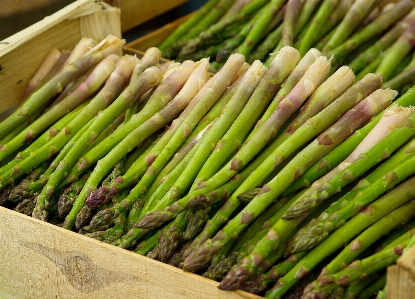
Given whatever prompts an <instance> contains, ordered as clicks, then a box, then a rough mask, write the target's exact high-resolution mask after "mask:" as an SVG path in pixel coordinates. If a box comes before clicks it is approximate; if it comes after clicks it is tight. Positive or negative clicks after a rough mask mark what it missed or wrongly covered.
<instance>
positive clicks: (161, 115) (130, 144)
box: [67, 68, 193, 221]
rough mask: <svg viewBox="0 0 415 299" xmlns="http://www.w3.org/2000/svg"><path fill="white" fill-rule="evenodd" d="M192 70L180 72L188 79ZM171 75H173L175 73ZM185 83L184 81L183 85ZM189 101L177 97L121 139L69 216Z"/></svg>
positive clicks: (89, 181) (90, 180)
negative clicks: (114, 168)
mask: <svg viewBox="0 0 415 299" xmlns="http://www.w3.org/2000/svg"><path fill="white" fill-rule="evenodd" d="M178 70H179V68H178ZM192 70H193V69H192V68H191V69H190V71H189V72H186V69H184V70H183V71H182V70H180V73H182V75H183V76H184V77H185V78H186V79H187V78H188V77H189V75H190V73H191V71H192ZM171 76H173V74H172V75H171ZM171 76H169V77H168V78H170V77H171ZM183 84H184V82H183V83H182V84H181V85H183ZM168 85H170V83H169V84H168ZM161 86H162V85H161ZM158 97H159V96H158ZM167 98H170V99H171V97H169V96H167ZM189 101H190V98H186V97H185V98H181V97H176V98H175V99H173V100H172V101H171V102H170V103H169V104H167V105H166V106H165V107H164V108H163V109H161V110H160V111H158V112H156V113H155V114H154V115H153V116H151V117H150V118H149V119H148V120H147V121H145V122H143V123H142V124H141V125H140V126H138V127H137V128H136V129H134V130H133V131H132V132H131V133H130V134H128V135H127V136H126V137H125V138H124V139H123V140H122V141H120V143H119V144H118V145H117V146H115V147H114V148H113V149H112V150H111V151H110V152H109V153H108V154H107V155H106V156H105V157H104V158H103V159H102V160H100V162H99V163H98V164H97V166H96V167H95V169H94V171H93V172H92V174H91V176H90V177H89V179H88V181H87V183H86V185H85V186H84V188H83V190H82V191H81V193H80V195H79V196H78V198H77V201H76V202H75V204H74V207H73V209H72V211H71V212H70V214H69V215H68V217H69V218H70V217H71V215H72V217H73V215H76V213H77V209H80V208H81V207H82V205H83V204H84V202H85V199H86V198H87V197H88V196H89V195H90V193H91V191H92V190H95V189H96V188H97V186H98V184H99V183H100V182H101V180H102V179H103V177H104V176H105V175H106V174H107V173H108V172H109V171H110V169H111V167H112V166H113V165H115V163H116V162H117V161H118V160H119V159H120V157H123V156H125V155H126V154H127V153H128V152H130V151H131V150H132V149H133V148H134V147H135V146H137V145H138V144H140V143H141V142H142V141H143V140H145V139H146V138H147V137H148V136H150V135H152V134H153V133H155V132H156V131H158V130H159V129H160V128H161V127H164V126H165V125H167V124H168V123H169V122H170V121H171V120H173V119H174V117H175V116H176V114H177V113H179V112H180V111H181V110H182V109H183V108H184V106H185V105H187V103H188V102H189ZM147 105H152V104H151V102H149V103H148V104H147ZM147 105H146V106H147ZM152 106H156V105H152ZM150 110H151V109H150ZM142 111H144V110H142ZM124 127H125V126H124ZM92 200H93V198H92ZM91 207H94V204H93V203H92V204H91ZM78 211H79V210H78ZM68 217H67V219H68ZM68 221H69V220H68Z"/></svg>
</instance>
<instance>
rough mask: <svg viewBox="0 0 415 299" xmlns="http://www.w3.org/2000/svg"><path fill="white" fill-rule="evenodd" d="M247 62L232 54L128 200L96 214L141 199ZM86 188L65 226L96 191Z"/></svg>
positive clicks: (118, 210)
mask: <svg viewBox="0 0 415 299" xmlns="http://www.w3.org/2000/svg"><path fill="white" fill-rule="evenodd" d="M243 62H244V58H243V56H242V55H239V54H233V55H232V56H231V58H229V60H228V62H227V64H225V66H226V68H225V67H224V68H222V71H221V72H220V74H219V73H218V74H217V75H218V76H217V77H216V79H215V81H214V82H213V83H212V86H211V88H209V90H208V92H207V93H206V94H204V96H203V97H202V99H201V100H200V101H199V102H198V105H196V106H195V107H194V108H193V110H192V111H191V112H190V113H189V114H188V115H187V117H186V118H185V121H183V122H182V123H181V125H180V126H179V129H178V130H177V131H176V132H175V134H174V135H173V136H172V138H171V139H170V140H169V142H168V144H167V145H166V147H165V148H164V149H163V151H162V152H161V153H160V154H159V155H158V156H157V158H156V159H155V160H154V162H153V163H152V164H151V166H150V167H149V168H148V170H147V172H146V175H145V176H144V177H143V178H142V179H141V181H140V182H139V184H137V186H136V187H134V188H133V189H132V191H131V192H130V194H129V196H127V197H126V198H125V200H123V201H122V202H121V204H120V205H115V206H114V207H112V208H111V209H107V210H103V211H101V212H102V213H98V214H97V215H96V216H95V217H97V218H100V217H102V216H103V215H105V214H112V215H114V214H119V213H122V212H123V211H124V210H125V209H128V208H129V207H131V205H132V204H133V203H134V201H135V200H137V198H138V197H140V196H141V195H142V194H143V193H144V191H145V189H147V188H148V187H149V185H150V184H151V183H152V182H153V180H154V179H155V176H156V175H157V174H158V173H159V172H160V171H161V168H162V167H164V166H165V164H166V163H167V162H168V160H169V159H170V158H171V156H172V155H173V153H174V152H175V151H176V150H177V149H178V148H179V147H180V145H181V144H182V143H183V139H185V138H186V137H187V135H189V134H190V132H191V130H192V129H193V128H194V127H195V126H196V124H197V122H198V121H199V120H200V119H201V118H202V116H203V115H204V114H205V113H206V112H207V110H209V108H210V107H211V106H213V104H214V103H215V102H216V101H217V100H218V99H219V98H220V96H221V95H222V94H223V93H224V91H225V89H226V88H227V87H228V86H229V84H230V82H231V81H232V78H233V77H234V75H235V74H236V73H237V71H238V70H239V68H240V67H241V66H242V64H243ZM107 157H110V156H107ZM101 165H102V164H101ZM98 174H99V172H98ZM95 181H96V178H93V180H91V182H93V183H95ZM95 188H96V187H95ZM86 189H87V188H84V189H83V190H84V192H81V194H80V196H79V197H78V200H79V201H78V204H77V205H76V207H75V205H74V207H75V209H73V210H72V211H71V213H69V215H68V217H67V218H66V220H65V226H64V227H65V228H71V227H72V224H73V219H74V218H75V216H76V214H77V212H78V211H79V209H80V208H81V207H82V206H83V205H84V200H85V199H86V196H87V195H89V193H90V191H92V190H89V192H88V194H87V192H86V191H87V190H86ZM93 189H94V188H93ZM81 195H82V196H81ZM109 218H110V219H111V218H112V216H110V217H109Z"/></svg>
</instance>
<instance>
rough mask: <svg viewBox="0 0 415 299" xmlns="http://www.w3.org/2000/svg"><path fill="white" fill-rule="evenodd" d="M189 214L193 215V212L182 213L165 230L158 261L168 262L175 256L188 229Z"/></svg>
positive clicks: (161, 238) (161, 239) (161, 237)
mask: <svg viewBox="0 0 415 299" xmlns="http://www.w3.org/2000/svg"><path fill="white" fill-rule="evenodd" d="M189 214H193V213H192V211H191V210H189V211H185V212H183V213H180V215H179V216H177V218H176V219H174V220H173V221H172V224H171V225H170V227H169V229H166V230H163V232H162V234H161V236H160V241H159V246H158V260H160V261H162V262H167V261H169V260H170V258H171V257H172V256H173V254H174V252H175V251H176V250H177V248H178V247H179V242H180V240H181V239H182V235H183V232H184V230H185V229H186V224H187V220H188V219H187V217H189V216H190V215H189Z"/></svg>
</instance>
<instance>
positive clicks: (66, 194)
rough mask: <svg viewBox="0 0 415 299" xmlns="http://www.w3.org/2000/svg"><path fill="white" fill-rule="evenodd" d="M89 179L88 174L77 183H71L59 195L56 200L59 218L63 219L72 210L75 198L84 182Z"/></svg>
mask: <svg viewBox="0 0 415 299" xmlns="http://www.w3.org/2000/svg"><path fill="white" fill-rule="evenodd" d="M88 177H89V173H87V174H85V175H83V176H82V178H81V179H80V180H79V181H76V182H73V183H72V184H71V185H69V186H68V187H67V188H65V189H64V190H63V192H62V193H61V194H60V195H59V200H58V215H59V217H60V218H64V217H65V216H66V215H67V214H68V213H69V211H70V210H71V208H72V205H73V203H74V202H75V199H76V196H78V194H79V192H81V190H82V188H83V186H84V185H85V183H86V180H87V179H88Z"/></svg>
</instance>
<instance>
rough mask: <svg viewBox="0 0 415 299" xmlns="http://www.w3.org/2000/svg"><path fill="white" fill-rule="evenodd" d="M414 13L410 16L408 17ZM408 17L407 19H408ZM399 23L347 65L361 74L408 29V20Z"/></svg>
mask: <svg viewBox="0 0 415 299" xmlns="http://www.w3.org/2000/svg"><path fill="white" fill-rule="evenodd" d="M410 15H412V12H411V13H409V14H408V17H409V16H410ZM408 17H407V18H408ZM407 18H405V19H404V20H402V21H400V22H398V23H397V24H396V25H395V26H394V27H393V28H392V29H390V30H388V31H387V32H386V33H385V34H384V35H383V36H382V37H381V38H380V39H379V40H378V41H376V42H375V43H374V44H373V45H372V46H370V47H369V48H367V49H366V50H365V51H364V52H362V53H359V54H358V55H357V56H356V57H354V58H353V60H352V61H350V62H349V63H347V65H348V66H349V67H350V68H351V69H352V70H353V71H354V72H355V73H358V72H360V71H361V70H362V69H363V68H364V67H365V66H366V65H368V64H370V63H371V62H372V61H373V60H374V59H375V58H376V57H378V55H379V54H380V53H382V52H383V51H385V50H386V49H387V48H388V47H389V46H390V45H392V44H393V43H394V42H395V41H396V40H397V39H398V38H399V36H400V35H401V34H402V32H404V30H405V29H406V28H407V24H406V22H405V21H406V20H407Z"/></svg>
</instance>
